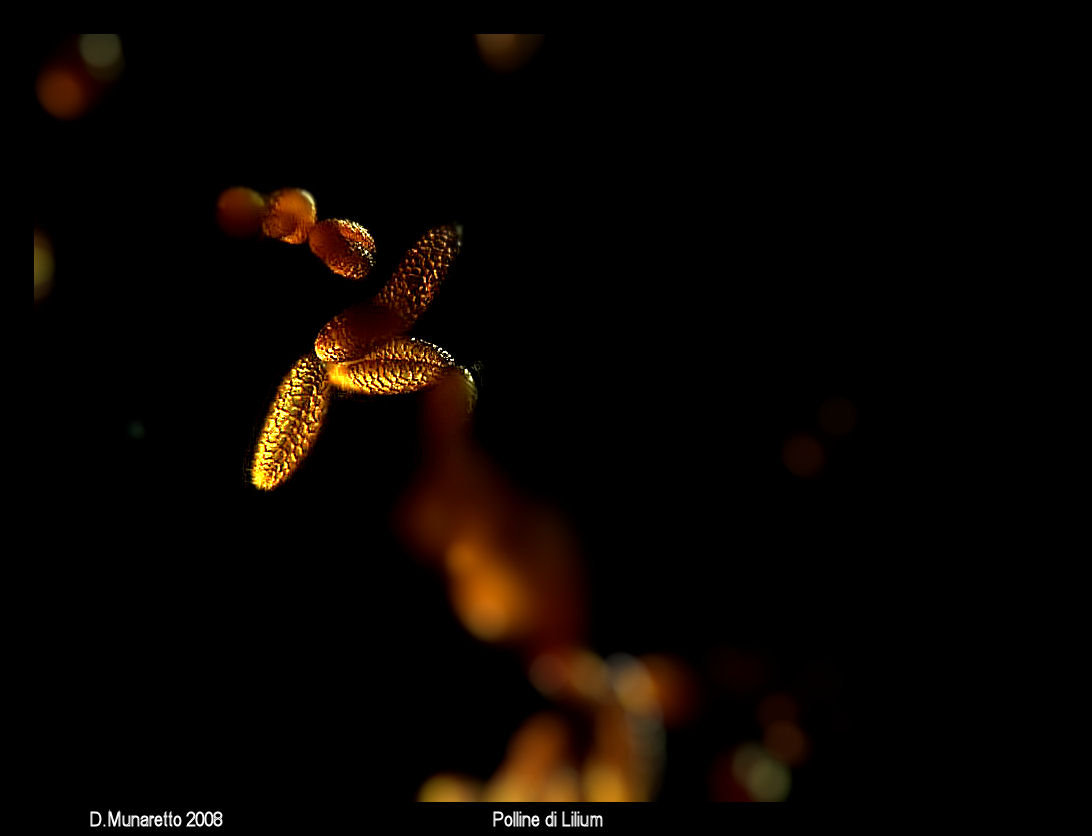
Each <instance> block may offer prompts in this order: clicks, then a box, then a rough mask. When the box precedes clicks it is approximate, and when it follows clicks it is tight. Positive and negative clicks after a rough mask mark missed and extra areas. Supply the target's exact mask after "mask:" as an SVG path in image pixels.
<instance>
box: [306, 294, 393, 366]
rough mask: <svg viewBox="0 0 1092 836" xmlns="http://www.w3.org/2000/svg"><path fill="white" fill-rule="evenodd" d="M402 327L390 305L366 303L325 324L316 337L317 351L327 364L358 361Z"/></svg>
mask: <svg viewBox="0 0 1092 836" xmlns="http://www.w3.org/2000/svg"><path fill="white" fill-rule="evenodd" d="M403 330H405V329H404V328H403V327H402V322H401V320H400V319H399V318H398V315H397V314H396V313H395V312H393V311H392V310H390V308H384V307H381V306H379V305H376V304H374V303H372V302H364V303H363V304H360V305H354V306H353V307H351V308H349V309H348V310H345V311H342V312H341V313H339V314H338V315H337V316H335V317H334V318H333V319H331V320H330V321H329V322H327V323H326V324H325V325H324V326H322V330H321V331H319V333H318V336H317V337H315V354H317V355H318V356H319V358H320V359H322V360H324V361H326V362H327V363H344V362H347V361H349V360H358V359H360V358H362V357H364V356H365V355H367V353H368V352H369V351H370V350H371V349H372V348H374V347H375V346H376V345H378V344H379V343H382V342H385V341H386V340H388V339H390V338H391V337H393V336H394V335H396V334H399V333H401V332H402V331H403Z"/></svg>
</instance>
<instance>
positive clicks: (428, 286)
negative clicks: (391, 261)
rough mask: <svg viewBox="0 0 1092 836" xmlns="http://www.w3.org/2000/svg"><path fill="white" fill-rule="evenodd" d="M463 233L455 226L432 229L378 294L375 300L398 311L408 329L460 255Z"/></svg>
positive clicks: (403, 258) (404, 258)
mask: <svg viewBox="0 0 1092 836" xmlns="http://www.w3.org/2000/svg"><path fill="white" fill-rule="evenodd" d="M460 244H461V235H460V234H459V228H458V227H456V226H438V227H435V228H434V229H430V230H429V231H428V232H426V233H425V234H424V235H422V236H421V238H420V239H419V240H418V241H417V243H416V244H414V245H413V247H411V248H410V249H409V251H408V252H407V253H406V254H405V256H403V257H402V261H401V263H400V264H399V265H398V267H397V268H396V269H395V271H394V275H392V276H391V278H390V280H389V281H388V282H387V283H386V284H385V285H383V288H382V290H380V291H379V293H377V294H376V296H375V300H374V301H375V303H376V304H379V305H383V306H385V307H388V308H390V309H391V310H393V311H396V312H397V313H398V316H399V317H400V318H401V320H402V325H403V328H404V329H409V327H410V326H411V325H413V323H414V322H416V321H417V317H419V316H420V315H421V314H422V313H424V312H425V309H426V308H428V306H429V305H430V304H431V303H432V298H433V297H434V296H435V295H436V291H437V290H438V289H439V287H440V284H441V283H442V282H443V281H444V279H445V278H446V277H447V272H448V270H449V269H450V267H451V264H452V262H453V261H455V256H457V255H458V254H459V246H460Z"/></svg>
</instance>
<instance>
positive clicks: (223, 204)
mask: <svg viewBox="0 0 1092 836" xmlns="http://www.w3.org/2000/svg"><path fill="white" fill-rule="evenodd" d="M265 213H266V199H265V197H264V196H262V195H260V194H258V192H256V191H254V189H248V188H246V187H245V186H232V187H231V188H230V189H225V190H224V191H222V192H221V193H220V197H219V199H218V200H217V201H216V223H217V225H218V226H219V227H220V229H221V230H223V232H224V233H225V234H227V235H230V236H232V237H233V238H252V237H253V236H255V235H257V234H258V233H259V232H260V231H261V228H262V219H263V218H264V217H265Z"/></svg>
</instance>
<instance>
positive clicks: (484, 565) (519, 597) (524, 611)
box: [445, 539, 531, 641]
mask: <svg viewBox="0 0 1092 836" xmlns="http://www.w3.org/2000/svg"><path fill="white" fill-rule="evenodd" d="M445 562H446V566H447V570H448V578H449V581H450V587H451V603H452V606H453V607H454V609H455V613H456V615H457V616H458V617H459V620H460V621H462V623H463V626H464V627H466V629H467V630H469V631H470V632H471V633H472V634H474V635H475V636H476V637H477V638H479V639H481V640H483V641H502V640H508V639H513V638H516V637H518V636H519V635H520V634H522V633H523V631H524V630H525V629H526V628H527V626H528V623H529V621H530V603H531V602H530V594H529V590H527V589H526V588H525V587H524V585H523V584H522V583H521V580H520V578H519V577H518V575H517V574H516V573H515V572H514V571H513V570H512V568H511V567H510V566H509V565H507V564H506V562H505V561H504V559H503V557H500V556H498V555H497V554H496V553H495V552H494V551H492V550H491V549H490V548H489V546H488V545H487V544H485V543H484V542H482V541H481V540H472V539H460V540H457V541H455V542H454V543H452V544H451V546H450V547H449V548H448V550H447V556H446V561H445Z"/></svg>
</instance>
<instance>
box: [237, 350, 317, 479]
mask: <svg viewBox="0 0 1092 836" xmlns="http://www.w3.org/2000/svg"><path fill="white" fill-rule="evenodd" d="M330 397H331V389H330V384H329V381H328V380H327V377H326V364H325V363H323V362H322V361H321V360H319V359H318V357H316V356H315V355H314V354H307V355H306V356H304V357H301V358H300V359H299V360H298V361H297V362H296V364H295V365H294V366H293V367H292V369H291V371H289V372H288V374H287V375H285V377H284V380H282V381H281V384H280V386H279V387H278V389H277V394H276V396H275V397H274V398H273V403H272V405H271V406H270V407H269V413H268V415H267V416H266V419H265V426H263V427H262V433H261V435H260V436H259V438H258V444H257V447H256V449H255V451H254V464H253V467H252V469H251V479H252V481H253V483H254V485H255V487H258V488H260V489H262V490H272V489H273V488H275V487H277V486H278V485H281V484H283V483H284V481H285V480H287V479H288V477H290V476H291V475H292V474H293V473H295V472H296V470H297V468H299V466H300V465H301V464H302V463H303V460H304V459H305V458H306V457H307V454H308V453H309V452H310V451H311V448H312V447H313V446H314V443H315V439H316V438H317V437H318V434H319V430H321V429H322V422H323V420H324V419H325V418H326V412H327V410H328V409H329V406H330Z"/></svg>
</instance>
